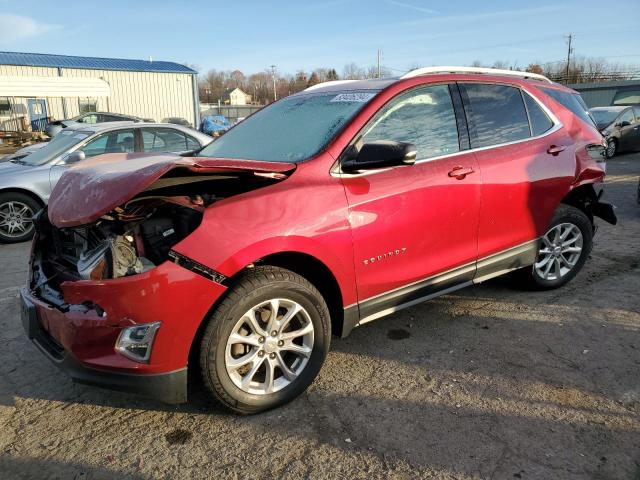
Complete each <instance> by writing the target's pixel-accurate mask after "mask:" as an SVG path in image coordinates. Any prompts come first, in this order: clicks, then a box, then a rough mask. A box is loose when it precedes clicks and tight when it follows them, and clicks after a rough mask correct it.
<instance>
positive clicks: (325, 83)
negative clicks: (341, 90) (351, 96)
mask: <svg viewBox="0 0 640 480" xmlns="http://www.w3.org/2000/svg"><path fill="white" fill-rule="evenodd" d="M350 82H357V80H329V81H327V82H321V83H316V84H315V85H311V86H310V87H307V88H305V89H304V91H305V92H308V91H310V90H316V89H318V88H322V87H328V86H330V85H340V84H341V83H350Z"/></svg>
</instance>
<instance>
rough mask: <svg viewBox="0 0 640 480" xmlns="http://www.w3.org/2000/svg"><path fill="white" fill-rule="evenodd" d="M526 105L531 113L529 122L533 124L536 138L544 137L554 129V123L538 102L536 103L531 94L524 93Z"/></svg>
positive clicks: (532, 131)
mask: <svg viewBox="0 0 640 480" xmlns="http://www.w3.org/2000/svg"><path fill="white" fill-rule="evenodd" d="M523 96H524V103H525V104H526V106H527V112H528V113H529V122H530V123H531V134H532V135H533V136H534V137H537V136H538V135H542V134H543V133H544V132H546V131H548V130H550V129H551V127H553V121H552V120H551V119H550V118H549V116H548V115H547V114H546V113H545V111H544V110H543V109H542V107H541V106H540V105H538V102H536V101H535V100H534V99H533V98H532V97H531V96H530V95H529V94H527V93H524V94H523Z"/></svg>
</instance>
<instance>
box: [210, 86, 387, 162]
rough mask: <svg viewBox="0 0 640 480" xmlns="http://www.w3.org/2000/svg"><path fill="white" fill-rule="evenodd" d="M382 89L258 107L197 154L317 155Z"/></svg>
mask: <svg viewBox="0 0 640 480" xmlns="http://www.w3.org/2000/svg"><path fill="white" fill-rule="evenodd" d="M377 93H378V92H377V91H376V92H371V91H367V92H355V91H354V92H343V93H338V92H332V93H320V94H311V95H295V96H292V97H287V98H283V99H282V100H280V101H278V102H275V103H272V104H271V105H269V106H268V107H265V108H263V109H262V110H259V111H258V112H256V113H254V114H253V115H251V116H250V117H249V118H247V119H245V120H243V121H242V122H241V123H239V124H238V125H237V126H236V127H234V128H232V129H231V130H229V131H228V132H227V133H225V134H224V135H223V136H222V137H220V138H218V139H217V140H215V141H214V142H212V143H210V144H209V145H208V146H207V147H205V148H204V149H203V150H202V151H201V152H200V153H198V156H201V157H219V158H235V159H245V160H266V161H274V162H300V161H303V160H306V159H308V158H311V157H312V156H314V155H315V154H317V153H318V152H319V151H320V150H321V149H322V148H323V147H324V146H325V145H327V143H328V142H329V141H330V140H331V139H332V138H333V137H335V135H336V134H337V133H338V132H339V131H340V130H341V129H342V127H344V126H345V125H346V123H347V122H348V121H349V120H350V119H351V118H352V117H353V116H354V115H355V114H356V113H357V112H358V111H359V110H360V109H361V108H362V107H363V106H364V105H366V104H367V103H368V102H369V101H370V100H371V99H372V98H373V97H374V96H375V95H376V94H377Z"/></svg>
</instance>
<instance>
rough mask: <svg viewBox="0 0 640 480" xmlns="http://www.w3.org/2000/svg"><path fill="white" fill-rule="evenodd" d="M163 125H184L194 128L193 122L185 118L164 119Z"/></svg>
mask: <svg viewBox="0 0 640 480" xmlns="http://www.w3.org/2000/svg"><path fill="white" fill-rule="evenodd" d="M162 123H172V124H174V125H183V126H185V127H192V125H191V122H189V120H187V119H185V118H180V117H169V118H163V119H162Z"/></svg>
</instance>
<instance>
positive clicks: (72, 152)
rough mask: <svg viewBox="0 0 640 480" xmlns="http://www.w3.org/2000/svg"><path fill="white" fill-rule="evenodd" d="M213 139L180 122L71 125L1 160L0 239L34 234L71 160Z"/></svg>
mask: <svg viewBox="0 0 640 480" xmlns="http://www.w3.org/2000/svg"><path fill="white" fill-rule="evenodd" d="M211 140H212V139H211V137H209V136H207V135H204V134H202V133H200V132H196V131H195V130H192V129H190V128H186V127H182V126H178V125H171V126H169V125H166V124H147V123H145V124H142V123H131V122H109V123H97V124H95V125H85V124H81V123H78V124H75V125H72V126H70V127H68V128H66V129H65V130H64V131H63V132H62V133H60V135H56V136H55V137H54V138H53V139H51V140H50V141H49V142H47V143H45V144H43V146H42V147H40V148H38V149H37V150H34V151H32V152H31V154H30V155H28V156H24V157H13V159H11V160H9V161H8V162H2V163H0V243H12V242H22V241H25V240H28V239H30V238H31V237H32V235H33V232H34V226H33V223H32V221H31V217H32V216H33V215H34V213H35V212H37V211H38V210H40V209H41V208H42V207H43V206H44V205H46V204H47V202H48V200H49V196H50V194H51V191H52V189H53V187H55V185H56V183H57V181H58V179H59V178H60V176H61V175H62V174H63V173H64V172H65V171H66V170H68V169H69V167H70V166H71V165H72V164H76V163H78V162H81V161H84V159H85V158H89V157H95V156H97V155H102V154H104V153H112V152H124V153H136V152H152V153H162V152H186V151H191V150H196V149H199V148H202V147H203V146H205V145H207V144H208V143H209V142H211Z"/></svg>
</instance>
